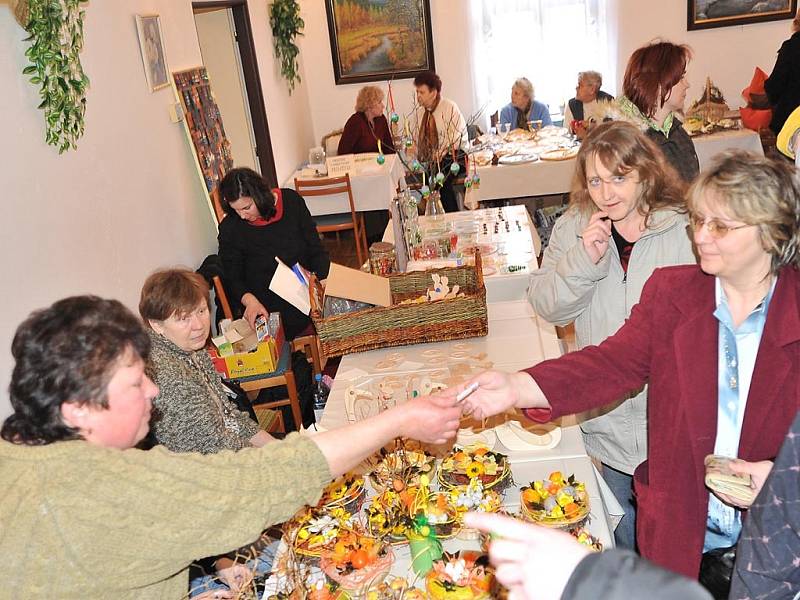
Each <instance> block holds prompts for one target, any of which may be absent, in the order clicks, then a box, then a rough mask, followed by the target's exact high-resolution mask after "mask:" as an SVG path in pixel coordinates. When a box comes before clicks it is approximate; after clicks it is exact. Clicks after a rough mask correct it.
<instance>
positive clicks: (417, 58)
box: [325, 0, 435, 85]
mask: <svg viewBox="0 0 800 600" xmlns="http://www.w3.org/2000/svg"><path fill="white" fill-rule="evenodd" d="M325 8H326V10H327V13H328V34H329V36H330V41H331V55H332V58H333V74H334V78H335V79H336V85H343V84H347V83H359V82H364V81H384V80H387V79H408V78H411V77H416V76H417V75H418V74H420V73H422V72H424V71H433V70H435V65H434V61H433V36H432V35H431V7H430V0H325Z"/></svg>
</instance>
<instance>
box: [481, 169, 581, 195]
mask: <svg viewBox="0 0 800 600" xmlns="http://www.w3.org/2000/svg"><path fill="white" fill-rule="evenodd" d="M574 173H575V159H574V158H570V159H567V160H559V161H545V160H537V161H535V162H531V163H525V164H520V165H494V166H492V165H486V166H484V167H478V175H479V176H480V178H481V186H480V189H479V192H478V193H479V196H478V200H479V201H481V202H485V201H488V200H504V199H508V198H525V197H529V196H545V195H551V194H565V193H567V192H569V189H570V186H571V185H572V175H573V174H574Z"/></svg>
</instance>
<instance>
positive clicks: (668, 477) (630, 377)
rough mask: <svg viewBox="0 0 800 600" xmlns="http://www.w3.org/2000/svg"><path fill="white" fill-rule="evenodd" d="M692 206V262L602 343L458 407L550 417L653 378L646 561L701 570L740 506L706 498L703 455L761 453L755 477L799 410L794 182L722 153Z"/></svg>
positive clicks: (641, 529)
mask: <svg viewBox="0 0 800 600" xmlns="http://www.w3.org/2000/svg"><path fill="white" fill-rule="evenodd" d="M688 206H689V210H690V221H691V223H692V228H693V234H694V242H695V244H696V246H697V251H698V255H699V258H700V264H699V266H679V267H667V268H663V269H658V270H656V271H655V272H654V273H653V275H652V276H651V277H650V280H649V281H648V282H647V284H646V285H645V287H644V290H643V292H642V295H641V299H640V301H639V304H638V305H636V306H635V307H634V308H633V311H632V312H631V316H630V318H629V319H628V321H626V323H625V324H624V325H623V326H622V327H621V328H620V329H619V331H618V332H617V333H616V334H615V335H613V336H612V337H610V338H608V339H607V340H606V341H604V342H603V343H602V344H600V345H599V346H590V347H587V348H584V349H583V350H581V351H578V352H573V353H570V354H568V355H566V356H563V357H561V358H560V359H556V360H551V361H546V362H543V363H540V364H538V365H536V366H534V367H531V368H530V369H526V370H525V371H521V372H519V373H514V374H505V373H500V372H496V371H495V372H487V373H483V374H481V375H479V376H478V377H477V378H476V381H477V382H478V383H479V384H480V387H479V389H478V391H476V392H475V393H474V394H472V395H471V396H470V397H469V398H468V399H467V400H466V401H465V404H466V405H467V406H466V407H465V410H471V411H473V412H474V413H475V415H476V416H477V417H479V418H480V417H486V416H489V415H491V414H496V413H499V412H503V411H505V410H506V409H508V408H511V407H518V408H523V409H526V412H527V415H528V416H529V417H530V418H532V419H535V420H539V421H547V420H551V419H555V418H558V417H560V416H561V415H567V414H573V413H579V412H583V411H586V410H589V409H592V408H599V407H602V406H605V405H607V404H609V403H612V402H614V401H616V400H618V399H619V398H622V397H625V395H626V394H627V393H628V392H630V391H631V390H636V389H640V388H641V387H642V385H644V383H646V382H647V383H649V385H650V393H649V399H648V411H649V415H648V417H649V418H648V434H649V439H650V445H649V452H648V460H647V461H646V462H644V463H642V465H640V466H639V468H637V469H636V473H635V474H634V484H635V485H634V487H635V490H636V497H637V501H638V519H637V541H638V544H639V549H640V550H641V553H642V555H643V556H644V557H646V558H649V559H651V560H653V561H654V562H656V563H657V564H660V565H662V566H664V567H667V568H669V569H672V570H674V571H676V572H678V573H682V574H684V575H687V576H690V577H697V576H698V571H699V568H700V562H701V557H702V556H703V553H704V552H705V551H710V550H713V549H716V548H720V547H725V546H730V545H732V543H735V541H736V539H737V538H738V535H739V531H740V528H741V517H742V512H743V511H742V510H741V509H742V508H743V507H741V506H731V504H732V502H731V499H730V498H726V497H722V498H717V497H716V496H712V498H711V499H709V492H708V490H707V489H706V488H705V486H704V483H703V481H704V475H705V467H704V464H703V459H704V457H705V456H706V455H708V454H725V455H728V456H736V457H738V458H740V459H742V460H744V461H748V462H750V463H755V464H750V465H745V466H744V468H745V469H748V470H749V471H750V472H751V473H753V474H754V480H755V481H763V473H762V471H764V470H768V469H769V463H764V462H757V463H756V461H766V460H770V459H772V458H774V457H775V456H776V455H777V453H778V449H779V448H780V445H781V442H782V440H783V435H784V433H785V432H786V431H787V430H788V429H789V426H790V424H791V421H792V418H793V416H794V415H795V413H796V412H797V410H798V408H800V273H799V272H798V270H797V266H798V262H799V261H800V255H799V252H800V250H799V249H798V244H799V243H800V234H799V233H798V225H799V224H800V182H798V180H797V179H796V177H795V175H794V174H793V171H792V169H791V167H789V166H787V165H784V164H778V163H773V162H771V161H769V160H767V159H765V158H763V157H758V156H756V155H753V154H750V153H745V152H737V153H730V154H727V155H725V156H724V157H722V159H721V160H720V161H719V162H717V163H716V164H715V165H714V166H713V167H712V168H711V169H710V170H708V171H705V172H704V173H702V174H701V175H700V176H699V179H698V180H697V182H696V183H695V184H694V186H693V187H692V189H691V191H690V193H689V199H688ZM467 383H471V382H467ZM462 388H463V386H459V387H457V388H455V389H453V390H451V391H450V392H449V393H457V392H458V391H459V390H460V389H462ZM723 501H724V502H723Z"/></svg>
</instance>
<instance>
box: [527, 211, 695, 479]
mask: <svg viewBox="0 0 800 600" xmlns="http://www.w3.org/2000/svg"><path fill="white" fill-rule="evenodd" d="M588 222H589V216H588V215H585V214H581V213H580V212H579V211H577V210H576V209H574V208H573V209H570V210H568V211H567V212H566V213H564V215H562V216H561V217H560V218H559V219H558V220H557V221H556V223H555V226H554V227H553V233H552V236H551V237H550V244H549V245H548V246H547V249H546V250H545V252H544V257H543V259H542V265H541V267H540V268H539V269H538V270H537V271H534V272H533V274H532V275H531V280H530V287H529V288H528V300H529V301H530V303H531V305H532V306H533V309H534V310H535V311H536V313H537V314H538V315H539V316H541V317H542V318H543V319H545V320H547V321H549V322H551V323H553V324H555V325H566V324H568V323H571V322H573V321H574V322H575V334H576V338H577V344H578V348H583V347H584V346H589V345H596V344H599V343H600V342H602V341H603V340H605V339H606V338H607V337H609V336H610V335H612V334H614V333H616V331H617V329H619V327H620V326H621V325H622V324H623V323H624V321H625V319H627V317H628V315H629V314H630V312H631V308H633V306H634V304H636V303H637V302H638V301H639V296H640V294H641V293H642V288H643V287H644V284H645V282H646V281H647V279H648V278H649V277H650V274H651V273H652V272H653V270H654V269H656V268H657V267H664V266H668V265H680V264H694V263H695V262H696V259H695V256H694V253H693V251H692V243H691V238H690V236H689V233H688V232H687V224H688V219H687V216H686V215H685V214H681V213H678V212H675V211H674V210H671V209H663V210H660V211H657V212H655V213H654V214H653V215H651V217H650V224H649V227H648V229H647V231H645V232H644V234H643V235H642V237H641V238H640V239H639V241H637V242H636V244H635V245H634V246H633V251H632V253H631V257H630V260H629V263H628V272H627V276H626V274H625V272H624V271H623V269H622V264H621V263H620V260H619V254H618V252H617V248H616V245H615V244H614V243H613V241H612V242H611V243H609V248H608V251H607V252H606V254H605V256H603V258H602V259H600V262H599V263H598V264H596V265H595V264H593V263H592V261H591V259H590V258H589V255H588V254H587V253H586V250H585V249H584V247H583V243H582V241H581V240H580V239H579V237H578V236H579V235H580V234H581V232H582V231H583V230H584V229H585V228H586V226H587V224H588ZM565 384H566V385H569V382H565ZM626 399H627V398H620V401H619V403H617V404H615V405H611V406H606V407H604V408H603V409H601V410H599V411H593V412H592V413H587V414H584V415H581V429H582V430H583V438H584V442H585V444H586V449H587V452H588V453H589V455H590V456H592V457H595V458H597V459H599V460H600V461H601V462H603V463H604V464H607V465H609V466H611V467H613V468H614V469H617V470H619V471H622V472H624V473H628V474H632V473H633V470H634V469H635V468H636V467H637V466H638V465H639V464H640V463H641V462H642V461H644V460H645V458H647V395H646V388H645V389H643V390H641V391H640V392H639V393H637V394H634V395H632V396H630V397H629V401H628V402H625V400H626Z"/></svg>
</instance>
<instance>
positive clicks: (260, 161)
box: [192, 0, 278, 187]
mask: <svg viewBox="0 0 800 600" xmlns="http://www.w3.org/2000/svg"><path fill="white" fill-rule="evenodd" d="M192 11H193V12H194V19H195V28H196V30H197V40H198V42H199V44H200V51H201V54H202V56H203V65H204V66H205V67H206V70H207V71H208V75H209V78H210V79H211V89H212V90H213V91H214V96H215V98H216V101H217V105H218V106H219V110H220V113H221V115H222V122H223V125H224V127H225V134H226V136H227V138H228V140H229V141H230V144H231V154H232V155H233V163H234V165H235V166H237V167H250V168H251V169H254V170H256V171H258V172H260V173H261V174H262V176H263V177H264V178H265V179H266V180H267V182H269V185H270V186H271V187H277V185H278V182H277V175H276V173H275V161H274V158H273V155H272V143H271V141H270V136H269V126H268V124H267V114H266V110H265V108H264V93H263V90H262V88H261V78H260V76H259V73H258V63H257V61H256V53H255V44H254V43H253V36H252V28H251V27H250V16H249V14H248V11H247V1H246V0H225V1H218V2H193V3H192Z"/></svg>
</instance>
